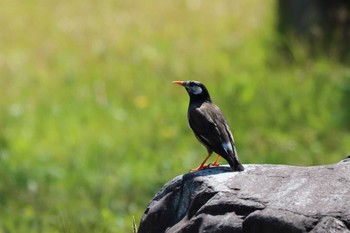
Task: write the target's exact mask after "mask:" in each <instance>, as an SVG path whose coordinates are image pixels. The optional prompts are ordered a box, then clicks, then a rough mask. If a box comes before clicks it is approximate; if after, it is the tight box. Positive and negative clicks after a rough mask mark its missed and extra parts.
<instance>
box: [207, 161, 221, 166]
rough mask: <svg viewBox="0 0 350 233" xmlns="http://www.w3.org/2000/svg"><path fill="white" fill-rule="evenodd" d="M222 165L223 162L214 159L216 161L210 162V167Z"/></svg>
mask: <svg viewBox="0 0 350 233" xmlns="http://www.w3.org/2000/svg"><path fill="white" fill-rule="evenodd" d="M220 165H221V163H218V162H216V161H214V162H212V163H210V164H209V167H219V166H220Z"/></svg>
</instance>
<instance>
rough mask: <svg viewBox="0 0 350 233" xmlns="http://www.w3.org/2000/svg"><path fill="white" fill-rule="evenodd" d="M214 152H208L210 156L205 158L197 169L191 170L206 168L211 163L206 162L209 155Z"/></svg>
mask: <svg viewBox="0 0 350 233" xmlns="http://www.w3.org/2000/svg"><path fill="white" fill-rule="evenodd" d="M212 154H213V152H211V153H210V154H208V156H207V157H206V158H205V159H204V160H203V162H202V163H201V164H200V165H199V166H198V167H197V168H195V169H191V171H190V172H196V171H199V170H202V169H204V168H207V167H208V166H209V165H207V164H205V162H207V160H208V159H209V157H210V156H211V155H212Z"/></svg>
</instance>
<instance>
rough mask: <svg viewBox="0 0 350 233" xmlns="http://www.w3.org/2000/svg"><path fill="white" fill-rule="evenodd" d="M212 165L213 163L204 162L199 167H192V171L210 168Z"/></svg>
mask: <svg viewBox="0 0 350 233" xmlns="http://www.w3.org/2000/svg"><path fill="white" fill-rule="evenodd" d="M210 166H211V163H210V164H203V165H202V164H201V165H199V166H198V167H197V168H194V169H191V170H190V172H196V171H199V170H203V169H206V168H209V167H210Z"/></svg>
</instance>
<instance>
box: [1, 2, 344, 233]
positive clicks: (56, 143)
mask: <svg viewBox="0 0 350 233" xmlns="http://www.w3.org/2000/svg"><path fill="white" fill-rule="evenodd" d="M3 5H4V6H3V7H1V9H0V28H1V31H2V32H1V34H0V86H1V98H0V197H1V198H0V219H1V223H0V232H28V233H30V232H132V230H133V227H135V226H134V225H133V222H134V221H133V216H135V221H136V224H137V223H138V222H139V220H140V218H141V216H142V213H143V211H144V210H145V208H146V206H147V204H148V202H149V200H150V199H151V198H152V197H153V196H154V194H155V193H156V192H157V191H158V190H159V189H160V188H161V187H162V186H163V185H164V183H165V182H167V181H168V180H170V179H172V178H173V177H175V176H177V175H179V174H182V173H185V172H187V171H188V170H189V169H190V168H192V167H195V166H196V165H198V163H199V162H200V161H201V160H202V159H203V156H204V154H205V149H204V148H203V147H202V146H201V145H200V144H199V143H198V142H197V141H196V139H195V138H194V136H193V135H192V132H190V130H189V129H188V127H187V122H186V121H187V120H186V111H187V104H188V96H187V94H186V92H185V90H183V89H181V88H179V87H177V86H175V85H173V84H172V83H171V81H172V80H187V79H196V80H200V81H202V82H204V83H205V84H206V85H207V87H208V88H209V91H210V93H211V95H212V98H213V100H214V101H215V102H216V103H217V104H218V105H219V106H220V107H221V108H222V110H223V111H224V113H225V115H226V118H227V119H228V121H229V123H230V125H231V128H232V129H233V132H234V136H235V139H236V143H237V148H238V152H239V155H240V159H241V161H242V162H243V163H284V164H290V165H319V164H327V163H336V162H338V161H339V160H340V159H342V158H344V157H345V156H346V155H347V154H348V153H349V151H350V144H349V143H348V142H349V140H350V134H349V126H350V124H349V120H348V116H349V114H350V112H349V104H348V101H347V98H348V96H349V90H350V70H349V68H348V66H347V65H345V64H341V63H338V62H337V60H336V59H334V58H329V57H326V56H324V57H317V58H314V59H310V58H309V57H308V55H307V53H306V52H305V51H307V46H305V45H300V44H299V43H293V44H292V45H291V47H290V51H291V57H292V59H291V60H285V59H283V56H282V55H281V54H280V53H279V50H278V49H277V47H278V43H279V42H278V35H276V33H275V30H274V29H275V28H274V27H275V2H274V1H269V0H267V1H263V2H261V1H256V0H250V1H244V2H243V1H241V2H232V1H227V0H219V1H215V2H204V1H196V0H189V1H176V2H169V1H152V2H147V3H146V2H142V1H133V2H125V1H111V0H106V1H103V2H101V1H79V0H78V1H73V2H72V1H60V2H57V3H56V2H51V1H41V0H33V1H26V2H23V1H18V0H13V1H7V0H5V2H4V4H3Z"/></svg>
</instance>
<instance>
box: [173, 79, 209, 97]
mask: <svg viewBox="0 0 350 233" xmlns="http://www.w3.org/2000/svg"><path fill="white" fill-rule="evenodd" d="M173 83H176V84H178V85H181V86H183V87H185V88H186V91H187V92H188V94H189V95H190V98H195V99H201V100H210V96H209V92H208V90H207V88H206V87H205V86H204V85H203V84H202V83H200V82H198V81H194V80H190V81H173Z"/></svg>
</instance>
